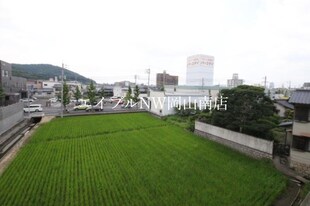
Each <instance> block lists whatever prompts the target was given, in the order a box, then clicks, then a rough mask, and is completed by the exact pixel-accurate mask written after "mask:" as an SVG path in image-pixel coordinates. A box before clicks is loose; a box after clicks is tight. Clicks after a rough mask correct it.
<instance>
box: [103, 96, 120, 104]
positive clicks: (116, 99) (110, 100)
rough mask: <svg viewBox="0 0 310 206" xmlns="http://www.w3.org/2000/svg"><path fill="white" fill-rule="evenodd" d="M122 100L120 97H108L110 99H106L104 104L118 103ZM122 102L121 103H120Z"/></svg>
mask: <svg viewBox="0 0 310 206" xmlns="http://www.w3.org/2000/svg"><path fill="white" fill-rule="evenodd" d="M121 99H122V98H121V97H110V99H107V100H105V101H106V102H109V103H111V104H112V103H113V102H118V101H120V100H121ZM122 102H123V101H122Z"/></svg>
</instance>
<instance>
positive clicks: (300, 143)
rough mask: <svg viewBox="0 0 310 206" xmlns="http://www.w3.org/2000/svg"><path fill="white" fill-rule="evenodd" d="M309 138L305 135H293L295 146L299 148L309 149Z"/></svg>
mask: <svg viewBox="0 0 310 206" xmlns="http://www.w3.org/2000/svg"><path fill="white" fill-rule="evenodd" d="M307 143H308V140H307V139H306V138H305V137H299V136H294V137H293V148H296V149H299V150H304V151H305V150H307V147H309V146H308V144H307Z"/></svg>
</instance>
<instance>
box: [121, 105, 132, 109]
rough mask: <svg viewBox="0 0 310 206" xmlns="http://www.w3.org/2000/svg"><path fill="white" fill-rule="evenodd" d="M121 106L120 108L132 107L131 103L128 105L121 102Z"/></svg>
mask: <svg viewBox="0 0 310 206" xmlns="http://www.w3.org/2000/svg"><path fill="white" fill-rule="evenodd" d="M121 107H122V108H128V109H130V108H132V105H130V104H123V105H122V106H121Z"/></svg>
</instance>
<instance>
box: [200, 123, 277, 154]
mask: <svg viewBox="0 0 310 206" xmlns="http://www.w3.org/2000/svg"><path fill="white" fill-rule="evenodd" d="M195 133H196V134H198V135H199V136H202V137H205V138H207V139H209V140H212V141H215V142H218V143H220V144H223V145H226V146H228V147H230V148H232V149H235V150H238V151H239V152H242V153H244V154H246V155H249V156H251V157H254V158H259V159H260V158H268V159H272V157H273V156H272V154H273V141H268V140H264V139H260V138H257V137H253V136H250V135H246V134H242V133H238V132H234V131H231V130H228V129H223V128H220V127H216V126H213V125H210V124H206V123H202V122H199V121H196V122H195Z"/></svg>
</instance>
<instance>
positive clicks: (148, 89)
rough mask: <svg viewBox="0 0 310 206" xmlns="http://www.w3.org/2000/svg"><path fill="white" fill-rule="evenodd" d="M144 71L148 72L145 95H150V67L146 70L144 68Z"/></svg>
mask: <svg viewBox="0 0 310 206" xmlns="http://www.w3.org/2000/svg"><path fill="white" fill-rule="evenodd" d="M146 73H147V74H148V76H147V94H148V95H147V96H150V74H151V69H150V68H148V69H147V70H146Z"/></svg>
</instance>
